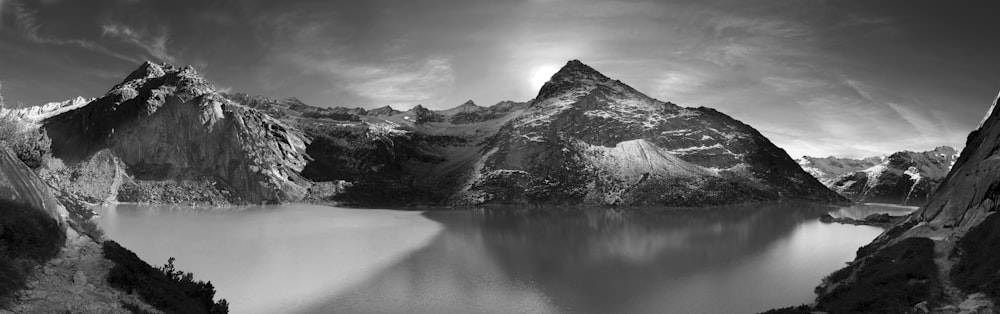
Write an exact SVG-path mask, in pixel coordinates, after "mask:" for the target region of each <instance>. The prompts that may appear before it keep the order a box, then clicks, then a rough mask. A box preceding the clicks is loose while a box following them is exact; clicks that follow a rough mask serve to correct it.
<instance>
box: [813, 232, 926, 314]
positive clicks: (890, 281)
mask: <svg viewBox="0 0 1000 314" xmlns="http://www.w3.org/2000/svg"><path fill="white" fill-rule="evenodd" d="M852 267H854V266H852ZM936 275H937V266H936V265H934V241H932V240H931V239H927V238H907V239H904V240H902V241H899V242H898V243H896V244H893V245H891V246H889V247H886V248H884V249H882V250H881V251H878V252H877V253H875V254H874V255H873V256H871V257H868V258H867V260H866V261H865V262H864V263H863V264H860V266H857V269H856V270H855V277H854V278H855V280H854V281H853V282H842V285H840V286H838V287H836V288H835V289H834V290H833V291H830V292H829V293H827V294H825V295H821V296H820V297H819V298H818V299H817V301H818V304H817V305H816V309H817V310H822V311H829V312H831V313H905V312H907V311H909V310H910V309H912V307H913V305H914V304H916V303H918V302H921V301H926V300H929V299H930V298H931V289H932V287H934V285H935V281H936V280H935V278H936V277H935V276H936ZM837 277H846V276H844V275H837Z"/></svg>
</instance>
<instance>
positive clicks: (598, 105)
mask: <svg viewBox="0 0 1000 314" xmlns="http://www.w3.org/2000/svg"><path fill="white" fill-rule="evenodd" d="M481 152H482V156H481V158H480V160H479V161H478V163H477V164H476V166H475V169H474V171H473V172H472V173H471V176H470V178H469V179H468V181H467V183H466V185H465V188H464V189H463V190H462V191H460V193H459V194H458V195H456V197H455V201H456V202H459V203H470V204H490V203H498V204H594V205H598V204H599V205H676V206H680V205H709V204H727V203H740V202H754V201H764V200H775V199H781V198H800V199H811V200H821V201H844V199H843V198H841V197H840V196H838V195H837V194H835V193H833V192H832V191H830V190H828V189H827V188H826V187H824V186H823V185H822V184H820V183H819V182H818V181H816V179H815V178H813V177H812V176H810V175H808V174H807V173H805V172H803V171H802V169H801V168H800V167H799V166H798V164H796V163H795V161H794V160H792V159H791V158H790V157H788V155H787V154H786V153H785V152H784V151H783V150H781V149H780V148H778V147H776V146H774V144H772V143H771V142H770V141H768V140H767V138H765V137H764V136H763V135H761V134H760V133H759V132H757V131H756V130H754V129H753V128H752V127H750V126H748V125H746V124H743V123H741V122H739V121H737V120H735V119H732V118H731V117H729V116H727V115H725V114H723V113H720V112H718V111H715V110H713V109H709V108H683V107H680V106H677V105H675V104H672V103H665V102H661V101H658V100H655V99H652V98H650V97H648V96H646V95H644V94H642V93H640V92H638V91H636V90H634V89H632V88H631V87H629V86H628V85H625V84H623V83H621V82H619V81H617V80H612V79H610V78H608V77H606V76H604V75H603V74H601V73H599V72H597V71H596V70H594V69H592V68H590V67H589V66H587V65H584V64H583V63H581V62H579V61H576V60H574V61H570V62H569V63H567V64H566V66H565V67H563V68H562V69H561V70H560V71H559V72H558V73H556V74H555V75H554V76H553V77H552V79H551V80H549V82H547V83H546V84H545V85H544V86H543V87H542V89H541V90H540V91H539V93H538V96H537V97H536V98H535V100H533V101H532V102H531V103H530V104H529V106H528V108H527V109H526V110H525V112H524V113H523V114H522V115H520V116H519V117H517V118H516V119H513V120H512V121H510V122H507V123H506V124H505V125H504V126H503V127H502V128H501V129H500V130H499V132H498V133H497V134H496V135H495V136H493V137H492V138H490V139H489V141H488V143H487V145H485V146H484V147H483V148H482V149H481Z"/></svg>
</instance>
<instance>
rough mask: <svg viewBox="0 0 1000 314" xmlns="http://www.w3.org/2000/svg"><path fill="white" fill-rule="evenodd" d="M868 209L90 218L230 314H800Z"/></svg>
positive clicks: (259, 212) (168, 210)
mask: <svg viewBox="0 0 1000 314" xmlns="http://www.w3.org/2000/svg"><path fill="white" fill-rule="evenodd" d="M910 210H912V208H900V207H891V206H880V205H858V206H851V207H843V208H841V207H833V206H826V205H815V204H808V203H798V202H790V203H789V202H783V203H769V204H757V205H748V206H734V207H723V208H702V209H657V210H651V209H596V208H554V209H537V208H536V209H530V210H512V209H470V210H454V211H427V212H422V213H421V212H412V211H391V210H371V209H342V208H334V207H326V206H316V205H282V206H264V207H248V208H235V209H218V208H212V209H206V208H191V207H169V206H148V205H129V204H120V205H116V206H106V207H101V208H99V209H98V211H99V213H100V215H101V218H100V221H99V223H100V225H101V226H102V227H103V228H104V230H105V231H106V232H107V235H108V236H109V237H110V238H111V239H114V240H116V241H118V242H120V243H122V244H123V245H124V246H125V247H127V248H129V249H131V250H133V251H135V252H136V254H138V255H139V256H140V257H141V258H143V259H144V260H146V261H147V262H149V263H150V264H153V265H162V264H164V263H165V262H166V260H167V258H169V257H171V256H173V257H176V258H177V261H176V262H175V264H176V265H177V266H178V268H180V269H182V270H185V271H190V272H193V273H195V275H196V277H197V278H199V279H206V280H211V281H212V283H213V284H214V285H215V286H216V289H217V290H218V296H219V297H222V298H226V299H228V300H229V301H230V303H231V309H232V310H233V313H289V312H293V313H331V312H337V313H372V312H378V313H752V312H759V311H763V310H767V309H770V308H775V307H784V306H791V305H798V304H801V303H808V302H811V301H812V299H813V298H814V295H813V292H812V291H813V288H814V287H815V286H816V285H817V284H818V283H819V282H820V279H821V278H823V277H824V276H826V275H827V274H829V273H830V272H832V271H834V270H836V269H838V268H840V267H842V266H843V265H844V263H845V262H847V261H850V260H852V259H853V258H854V254H855V251H856V250H857V248H858V247H859V246H861V245H864V244H867V243H868V242H870V241H871V240H872V239H874V238H875V237H876V236H877V235H878V234H879V233H881V232H882V230H881V229H880V228H876V227H870V226H851V225H839V224H824V223H821V222H819V221H818V219H817V217H819V216H820V215H821V214H823V213H830V214H831V215H835V216H851V217H860V218H863V216H866V215H868V214H871V213H879V212H888V213H893V214H901V213H906V212H908V211H910Z"/></svg>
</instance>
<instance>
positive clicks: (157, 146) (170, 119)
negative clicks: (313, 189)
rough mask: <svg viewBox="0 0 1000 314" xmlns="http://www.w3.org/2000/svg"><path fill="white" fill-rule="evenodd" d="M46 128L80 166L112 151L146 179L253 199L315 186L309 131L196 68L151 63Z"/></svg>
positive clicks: (298, 195)
mask: <svg viewBox="0 0 1000 314" xmlns="http://www.w3.org/2000/svg"><path fill="white" fill-rule="evenodd" d="M44 128H45V130H46V131H47V132H48V134H49V136H50V137H51V138H52V139H53V141H52V151H53V155H54V156H55V157H58V158H60V159H63V160H64V161H66V162H67V163H70V164H75V163H77V162H79V161H81V160H84V159H86V158H88V157H89V156H91V155H93V154H94V153H96V152H97V151H100V150H102V149H109V150H110V151H111V152H113V153H114V154H115V155H116V156H117V157H119V158H121V160H122V161H123V162H124V163H125V164H127V166H128V168H129V173H130V174H131V175H133V176H134V177H135V179H137V180H139V181H146V182H152V183H155V184H159V183H163V182H174V181H185V180H189V181H196V182H206V183H205V184H203V185H200V186H201V187H203V188H205V189H220V190H231V191H232V192H233V193H234V194H236V196H238V198H239V199H241V200H243V201H248V202H253V203H260V202H283V201H296V200H300V199H302V198H303V197H304V196H305V194H306V191H307V189H308V186H309V185H310V182H308V180H305V179H303V178H301V176H299V172H301V170H302V168H303V167H305V164H306V162H307V161H308V156H307V155H306V154H305V146H306V143H307V141H308V139H307V138H306V137H305V136H304V135H303V134H301V133H300V132H299V131H297V130H296V129H294V128H291V127H289V126H288V125H286V124H285V123H283V122H281V121H278V120H277V119H274V118H272V117H270V116H268V115H266V114H264V113H261V112H259V111H257V110H254V109H251V108H248V107H244V106H241V105H239V104H236V103H234V102H232V101H229V100H228V99H226V98H225V97H223V96H222V95H221V94H220V93H218V92H217V91H216V90H215V88H214V87H213V86H211V85H210V84H208V82H206V81H205V80H204V79H203V78H201V77H200V76H198V75H197V74H196V73H195V72H194V70H193V69H192V68H190V67H185V68H179V69H178V68H174V67H172V66H170V65H166V64H164V65H158V64H153V63H149V62H147V63H145V64H143V65H142V66H140V67H139V69H137V70H136V71H135V72H133V73H131V74H130V75H129V76H128V77H127V78H126V79H125V80H124V81H123V82H122V83H121V84H119V85H117V86H115V87H114V88H113V89H112V90H111V91H109V92H108V94H107V95H105V96H102V97H100V98H98V99H96V100H94V101H92V102H90V103H88V104H87V105H85V106H82V107H80V108H78V109H75V110H72V111H69V112H66V113H63V114H60V115H58V116H55V117H52V118H50V119H47V120H45V122H44ZM155 184H154V185H155Z"/></svg>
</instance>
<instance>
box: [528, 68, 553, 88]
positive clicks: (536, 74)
mask: <svg viewBox="0 0 1000 314" xmlns="http://www.w3.org/2000/svg"><path fill="white" fill-rule="evenodd" d="M558 71H559V66H556V65H541V66H536V67H535V68H534V69H532V70H531V82H530V83H531V89H532V90H534V91H537V90H538V89H540V88H542V85H545V82H548V81H549V78H551V77H552V75H553V74H556V72H558Z"/></svg>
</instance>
